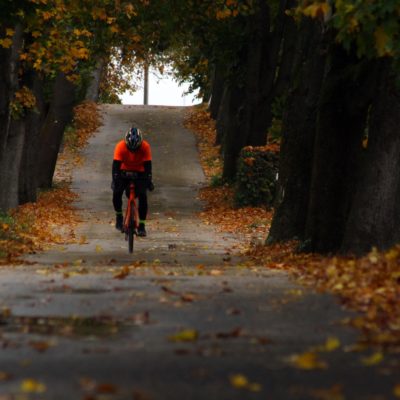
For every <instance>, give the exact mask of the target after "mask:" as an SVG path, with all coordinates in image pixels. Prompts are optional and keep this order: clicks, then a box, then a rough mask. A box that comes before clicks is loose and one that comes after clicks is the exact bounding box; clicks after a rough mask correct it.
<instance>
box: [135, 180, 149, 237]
mask: <svg viewBox="0 0 400 400" xmlns="http://www.w3.org/2000/svg"><path fill="white" fill-rule="evenodd" d="M136 196H137V198H138V200H139V205H138V211H139V227H138V235H139V236H146V218H147V211H148V203H147V190H146V184H145V182H143V181H139V182H138V183H137V184H136Z"/></svg>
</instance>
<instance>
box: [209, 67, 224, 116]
mask: <svg viewBox="0 0 400 400" xmlns="http://www.w3.org/2000/svg"><path fill="white" fill-rule="evenodd" d="M224 83H225V79H224V69H223V66H222V64H217V65H215V67H214V73H213V79H212V89H211V100H210V104H209V106H208V109H209V110H210V115H211V118H212V119H214V120H216V119H217V117H218V111H219V107H220V104H221V101H222V96H223V92H224Z"/></svg>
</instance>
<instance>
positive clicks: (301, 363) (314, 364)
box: [289, 351, 327, 369]
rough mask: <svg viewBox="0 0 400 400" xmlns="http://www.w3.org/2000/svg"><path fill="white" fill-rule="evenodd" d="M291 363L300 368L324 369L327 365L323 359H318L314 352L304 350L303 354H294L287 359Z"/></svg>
mask: <svg viewBox="0 0 400 400" xmlns="http://www.w3.org/2000/svg"><path fill="white" fill-rule="evenodd" d="M289 361H290V362H292V364H293V365H294V366H295V367H297V368H300V369H324V368H327V365H326V363H325V362H324V361H321V360H319V359H318V356H317V354H316V353H314V352H311V351H310V352H306V353H303V354H295V355H293V356H291V357H290V359H289Z"/></svg>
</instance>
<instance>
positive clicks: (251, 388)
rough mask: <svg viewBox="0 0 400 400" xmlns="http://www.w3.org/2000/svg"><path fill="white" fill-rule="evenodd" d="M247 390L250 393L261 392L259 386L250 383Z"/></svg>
mask: <svg viewBox="0 0 400 400" xmlns="http://www.w3.org/2000/svg"><path fill="white" fill-rule="evenodd" d="M247 388H248V389H249V390H250V392H261V390H262V385H260V384H259V383H255V382H252V383H250V384H249V385H248V386H247Z"/></svg>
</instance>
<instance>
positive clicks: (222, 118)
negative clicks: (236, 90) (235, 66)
mask: <svg viewBox="0 0 400 400" xmlns="http://www.w3.org/2000/svg"><path fill="white" fill-rule="evenodd" d="M229 99H230V89H229V85H227V84H226V83H225V86H224V90H223V93H222V98H221V103H220V105H219V108H218V117H217V121H216V124H215V127H216V130H217V135H216V138H215V144H216V145H220V144H222V143H223V141H224V137H225V133H226V129H227V126H228V122H229V117H230V116H229V114H228V106H229Z"/></svg>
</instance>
